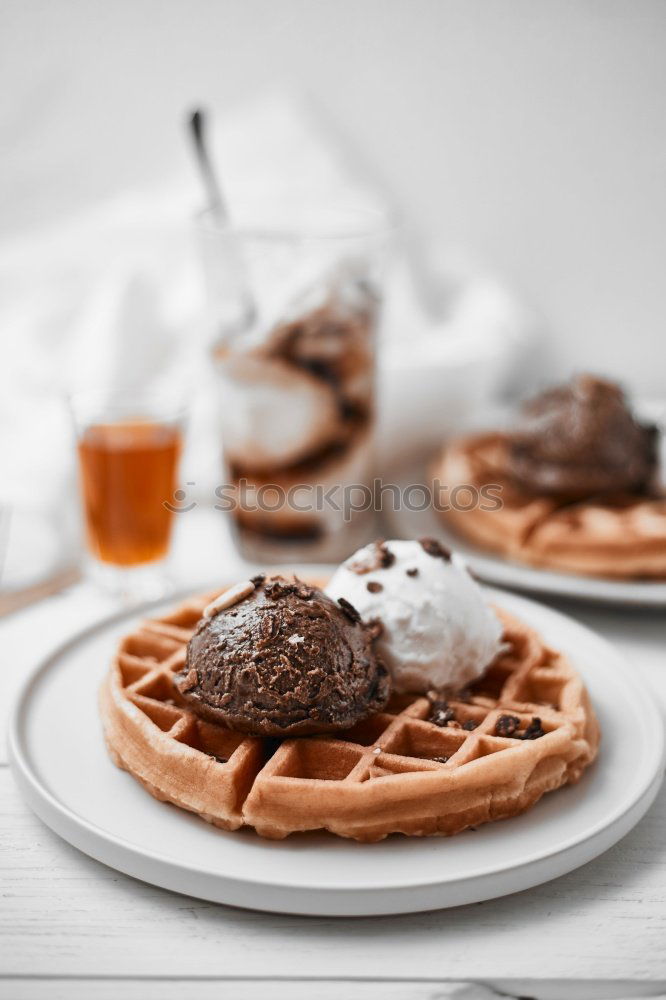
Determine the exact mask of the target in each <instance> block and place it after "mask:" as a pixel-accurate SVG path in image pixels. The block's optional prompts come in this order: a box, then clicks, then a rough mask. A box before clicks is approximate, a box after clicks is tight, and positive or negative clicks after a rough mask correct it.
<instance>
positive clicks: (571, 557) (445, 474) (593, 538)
mask: <svg viewBox="0 0 666 1000" xmlns="http://www.w3.org/2000/svg"><path fill="white" fill-rule="evenodd" d="M507 441H508V439H507V436H506V435H505V434H501V433H489V434H477V435H474V436H470V437H467V438H463V439H461V440H458V441H454V442H452V443H451V444H450V445H448V446H447V447H446V448H445V449H444V451H443V453H442V454H441V456H440V457H439V459H437V461H436V462H435V463H434V465H433V468H432V475H433V479H434V480H435V481H436V482H438V483H439V484H441V486H442V487H445V488H446V490H447V491H452V490H453V489H455V488H456V487H458V488H460V489H462V488H463V487H472V488H473V489H476V490H479V491H481V490H482V489H483V487H487V486H489V485H492V486H494V487H500V488H501V502H502V506H501V508H499V509H495V510H493V509H484V506H483V505H480V504H477V505H476V506H474V507H472V508H471V509H467V510H462V509H455V508H454V507H451V508H450V509H449V510H446V511H442V512H441V513H440V516H441V517H442V519H443V521H444V523H446V524H447V526H448V527H450V528H452V529H453V530H454V531H456V532H457V533H458V534H459V535H460V536H461V537H464V538H466V539H467V540H468V541H470V542H472V543H473V544H474V545H476V546H478V548H480V549H486V550H488V551H490V552H496V553H498V554H499V555H503V556H506V557H507V558H509V559H514V560H516V561H517V562H522V563H527V564H529V565H532V566H538V567H541V568H544V569H553V570H560V571H564V572H572V573H580V574H584V575H590V576H600V577H611V578H615V579H641V578H644V579H652V580H656V579H666V497H635V496H634V497H630V496H627V497H625V498H622V497H619V498H617V499H615V500H613V501H612V502H611V501H604V500H583V501H579V502H577V503H566V504H565V503H562V502H561V501H560V502H558V501H557V500H554V499H552V498H549V497H535V496H534V495H528V494H527V493H524V492H522V491H521V490H520V489H518V488H517V487H516V486H515V484H514V483H513V482H512V481H511V480H510V479H509V477H508V476H507V474H506V468H507V457H506V456H507ZM448 496H450V492H448V493H447V495H444V493H442V497H441V499H442V501H443V503H446V501H447V499H448ZM494 496H495V497H497V496H498V494H497V491H496V492H495V494H494ZM486 507H487V505H486Z"/></svg>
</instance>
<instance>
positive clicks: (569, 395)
mask: <svg viewBox="0 0 666 1000" xmlns="http://www.w3.org/2000/svg"><path fill="white" fill-rule="evenodd" d="M656 465H657V429H656V427H651V426H646V425H644V424H640V423H639V422H638V421H637V420H636V419H635V417H634V416H633V415H632V413H631V411H630V409H629V407H628V405H627V402H626V400H625V397H624V394H623V392H622V390H621V389H620V387H619V386H617V385H614V384H613V383H612V382H607V381H605V380H604V379H600V378H595V377H594V376H592V375H580V376H578V377H577V378H575V379H573V380H572V381H571V383H570V384H569V385H565V386H559V387H557V388H555V389H550V390H548V391H547V392H544V393H543V394H542V395H540V396H537V397H536V398H535V399H533V400H531V401H530V402H529V403H527V404H526V406H525V407H524V410H523V416H522V419H521V421H520V423H519V425H518V428H517V430H516V431H515V432H514V433H513V434H512V435H511V438H510V441H509V461H508V471H509V473H510V474H511V476H512V478H513V479H514V480H515V481H516V482H517V483H518V484H519V486H521V488H523V489H525V490H528V491H529V492H530V493H535V494H539V495H542V496H552V497H557V498H560V499H566V500H583V499H586V498H590V497H593V496H609V495H613V494H615V495H618V494H623V493H624V494H626V493H645V492H646V491H648V490H649V488H650V485H651V481H652V480H653V478H654V475H655V470H656Z"/></svg>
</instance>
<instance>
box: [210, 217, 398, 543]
mask: <svg viewBox="0 0 666 1000" xmlns="http://www.w3.org/2000/svg"><path fill="white" fill-rule="evenodd" d="M235 207H236V206H235ZM236 219H237V220H238V221H237V222H236V224H235V225H233V226H231V225H222V224H220V222H219V221H218V220H217V219H216V217H215V215H214V214H212V213H210V212H208V213H203V214H202V215H201V216H200V218H199V235H200V239H201V244H202V248H203V262H204V268H205V275H206V284H207V289H208V300H209V310H210V317H211V321H212V323H213V324H214V331H215V332H214V347H213V361H214V364H215V368H216V370H217V373H218V375H219V382H218V385H219V390H218V399H219V407H220V417H221V438H222V445H223V448H222V451H223V466H224V483H223V484H221V486H220V487H219V488H218V501H219V502H218V506H219V507H220V508H222V509H226V510H228V511H229V512H230V514H231V517H232V519H233V524H234V527H235V535H236V539H237V543H238V545H239V548H240V550H241V553H242V554H243V555H244V556H245V557H246V558H249V559H252V560H254V561H256V562H260V563H266V562H268V561H276V562H280V561H290V560H298V561H329V560H334V559H339V558H342V557H343V556H345V555H347V554H348V553H349V552H350V551H353V549H354V548H356V547H358V545H360V544H362V543H363V542H365V541H367V540H369V538H370V537H372V533H373V530H374V528H373V524H374V498H373V496H372V472H373V468H372V454H373V452H372V439H373V429H374V423H375V329H376V324H377V317H378V312H379V304H380V300H381V295H380V292H381V278H382V271H383V267H384V263H385V259H386V255H387V250H388V248H389V243H390V241H389V226H388V225H387V220H386V218H385V216H383V215H381V214H380V213H375V212H370V211H366V210H360V209H356V208H349V209H347V208H345V209H341V208H340V209H338V208H336V209H327V208H321V207H313V206H310V205H305V204H299V205H298V206H293V205H288V204H282V205H280V206H275V205H270V206H266V205H257V204H254V205H251V206H247V205H246V206H240V207H239V208H238V211H237V215H236Z"/></svg>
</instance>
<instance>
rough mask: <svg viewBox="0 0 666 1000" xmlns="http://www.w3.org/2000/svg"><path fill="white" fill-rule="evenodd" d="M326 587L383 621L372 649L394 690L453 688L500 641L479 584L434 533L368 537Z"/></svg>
mask: <svg viewBox="0 0 666 1000" xmlns="http://www.w3.org/2000/svg"><path fill="white" fill-rule="evenodd" d="M326 591H327V593H328V594H330V596H331V597H332V598H334V599H336V600H339V599H345V600H347V601H349V602H351V604H353V606H354V607H355V608H357V609H358V611H359V612H360V614H361V617H362V618H363V619H364V620H367V621H371V620H377V621H379V622H380V623H381V625H382V631H381V633H380V635H379V638H378V639H377V649H378V652H379V655H380V656H381V658H382V660H383V661H384V662H385V663H386V666H387V667H388V668H389V670H390V671H391V675H392V678H393V686H394V688H395V689H396V690H397V691H410V692H411V691H413V692H427V691H430V690H431V689H435V690H445V689H451V690H457V689H459V688H461V687H463V686H464V685H466V684H469V683H470V682H471V681H473V680H475V679H476V678H477V677H479V676H480V675H481V674H482V673H483V672H484V670H485V669H486V668H487V667H488V666H489V664H490V663H491V662H492V660H493V659H494V658H495V657H496V655H497V654H498V652H499V650H500V648H501V638H502V626H501V625H500V623H499V621H498V619H497V617H496V616H495V614H494V613H493V612H492V611H491V609H490V608H489V607H488V605H487V604H486V602H485V600H484V597H483V594H482V592H481V589H480V588H479V587H478V586H477V584H476V583H475V582H474V580H473V579H472V577H471V576H470V575H469V573H468V572H467V570H466V569H465V567H464V565H462V564H461V562H460V561H459V559H458V558H457V557H456V556H452V555H451V554H450V553H449V552H448V550H447V549H445V548H444V547H443V546H442V545H440V543H439V542H437V541H436V540H435V539H422V540H421V541H420V542H416V541H389V542H381V541H379V542H373V543H372V544H371V545H367V546H366V547H365V548H363V549H360V550H359V551H358V552H357V553H356V554H355V555H353V556H351V558H349V559H348V560H347V561H346V562H345V563H343V564H342V566H340V567H339V569H338V570H337V571H336V572H335V574H334V575H333V577H332V579H331V581H330V583H329V585H328V587H327V588H326Z"/></svg>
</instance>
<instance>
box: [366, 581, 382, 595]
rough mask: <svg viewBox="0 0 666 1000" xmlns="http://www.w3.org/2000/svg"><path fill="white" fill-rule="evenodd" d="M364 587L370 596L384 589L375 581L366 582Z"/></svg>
mask: <svg viewBox="0 0 666 1000" xmlns="http://www.w3.org/2000/svg"><path fill="white" fill-rule="evenodd" d="M366 587H367V589H368V590H369V591H370V593H371V594H379V593H381V591H382V590H383V589H384V588H383V587H382V585H381V583H379V582H378V581H377V580H368V582H367V583H366Z"/></svg>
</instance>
